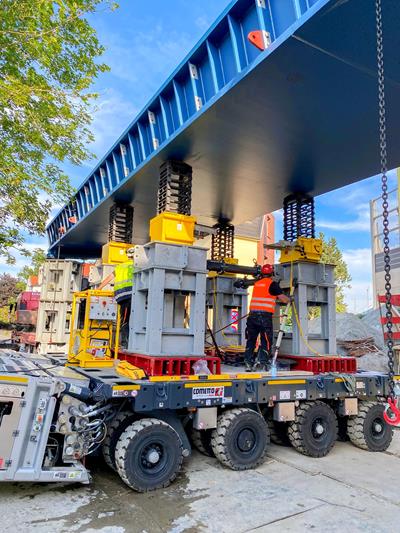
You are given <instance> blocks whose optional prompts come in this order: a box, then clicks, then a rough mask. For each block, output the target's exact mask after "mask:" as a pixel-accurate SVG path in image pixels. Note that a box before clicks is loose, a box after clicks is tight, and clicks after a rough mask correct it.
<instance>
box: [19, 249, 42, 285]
mask: <svg viewBox="0 0 400 533" xmlns="http://www.w3.org/2000/svg"><path fill="white" fill-rule="evenodd" d="M45 261H46V254H45V252H44V251H43V250H42V249H41V248H35V250H33V252H32V254H31V263H30V265H25V266H24V267H23V268H22V270H20V271H19V272H18V278H19V279H21V280H24V282H27V281H28V279H29V278H30V277H31V276H37V275H38V273H39V268H40V267H41V265H43V263H44V262H45Z"/></svg>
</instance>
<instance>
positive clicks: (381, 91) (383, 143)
mask: <svg viewBox="0 0 400 533" xmlns="http://www.w3.org/2000/svg"><path fill="white" fill-rule="evenodd" d="M375 11H376V51H377V60H378V101H379V147H380V159H381V161H380V162H381V174H382V207H383V245H384V246H383V257H384V265H385V299H386V301H385V307H386V329H387V342H386V344H387V354H388V366H389V396H390V397H391V398H393V399H394V398H395V397H396V395H395V382H394V350H393V322H392V318H393V314H392V293H391V291H392V284H391V279H392V277H391V274H390V245H389V233H390V230H389V202H388V183H387V182H388V178H387V138H386V99H385V69H384V54H383V23H382V0H375Z"/></svg>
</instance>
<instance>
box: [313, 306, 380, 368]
mask: <svg viewBox="0 0 400 533" xmlns="http://www.w3.org/2000/svg"><path fill="white" fill-rule="evenodd" d="M320 328H321V320H320V319H319V318H317V319H315V320H312V321H311V322H310V325H309V331H310V333H319V332H320ZM336 336H337V340H338V341H352V340H359V339H367V338H368V337H373V339H374V342H375V345H376V347H377V348H378V350H379V351H378V352H376V353H367V354H365V355H362V356H361V357H358V358H357V366H358V368H359V369H360V370H375V371H378V372H387V355H386V352H385V344H384V340H383V335H382V329H381V324H380V314H379V310H378V309H376V310H375V309H370V310H369V311H367V312H366V313H364V314H363V315H362V316H361V317H360V316H358V315H354V314H352V313H338V314H337V315H336ZM338 353H339V354H340V355H347V352H346V351H345V350H343V349H342V348H338Z"/></svg>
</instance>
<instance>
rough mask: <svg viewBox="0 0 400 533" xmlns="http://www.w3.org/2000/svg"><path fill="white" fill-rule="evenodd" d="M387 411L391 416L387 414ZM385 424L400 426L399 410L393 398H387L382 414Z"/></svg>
mask: <svg viewBox="0 0 400 533" xmlns="http://www.w3.org/2000/svg"><path fill="white" fill-rule="evenodd" d="M389 410H390V411H391V414H389ZM383 418H384V419H385V422H386V423H387V424H389V425H390V426H398V425H400V408H399V407H398V405H397V400H396V399H394V398H388V401H387V404H386V407H385V411H384V413H383Z"/></svg>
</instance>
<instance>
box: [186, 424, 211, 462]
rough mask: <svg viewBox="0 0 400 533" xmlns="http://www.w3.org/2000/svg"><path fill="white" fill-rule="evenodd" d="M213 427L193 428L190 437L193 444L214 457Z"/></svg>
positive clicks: (205, 453)
mask: <svg viewBox="0 0 400 533" xmlns="http://www.w3.org/2000/svg"><path fill="white" fill-rule="evenodd" d="M212 432H213V430H212V429H202V430H200V429H195V428H192V431H191V433H190V439H191V441H192V444H193V446H194V447H195V448H196V450H198V451H199V452H200V453H202V454H203V455H207V456H208V457H214V452H213V449H212V446H211V434H212Z"/></svg>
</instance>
